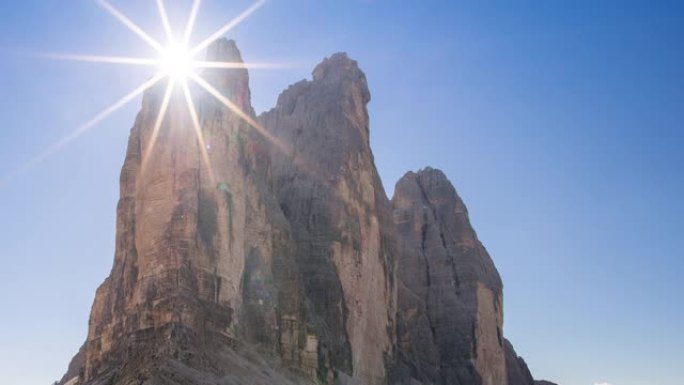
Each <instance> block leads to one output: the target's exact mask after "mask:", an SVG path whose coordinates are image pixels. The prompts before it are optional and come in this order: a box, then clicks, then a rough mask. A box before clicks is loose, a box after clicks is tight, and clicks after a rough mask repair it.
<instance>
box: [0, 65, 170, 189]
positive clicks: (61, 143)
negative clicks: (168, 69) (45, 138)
mask: <svg viewBox="0 0 684 385" xmlns="http://www.w3.org/2000/svg"><path fill="white" fill-rule="evenodd" d="M162 78H163V76H162V75H157V76H155V77H153V78H152V79H150V80H148V81H146V82H145V83H143V84H141V85H140V86H139V87H138V88H136V89H135V90H133V91H132V92H131V93H129V94H128V95H126V96H124V97H123V98H121V99H119V100H118V101H117V102H116V103H114V104H112V105H111V106H109V107H107V108H106V109H104V110H103V111H102V112H100V113H99V114H97V115H96V116H95V117H94V118H92V119H91V120H89V121H88V122H86V123H84V124H83V125H81V126H80V127H78V128H77V129H75V130H73V131H72V132H71V133H70V134H69V135H67V136H65V137H63V138H62V139H60V140H58V141H56V142H54V143H53V144H51V145H50V146H49V147H48V148H46V149H45V151H43V152H42V153H40V154H38V155H36V156H35V157H34V158H33V159H31V160H29V161H28V162H26V163H24V164H23V165H22V166H20V167H19V168H17V169H15V170H14V171H13V172H12V173H10V174H9V175H8V176H7V177H6V178H5V180H4V181H2V182H0V185H3V184H4V182H6V181H7V180H8V179H10V178H11V177H13V176H16V175H18V174H20V173H22V172H24V171H25V170H27V169H29V168H31V167H33V166H35V165H37V164H39V163H41V162H42V161H44V160H45V159H47V158H49V157H50V156H52V155H54V154H55V153H56V152H58V151H59V150H61V149H62V148H64V147H65V146H67V145H68V144H70V143H71V142H73V141H74V140H76V139H78V138H79V137H80V136H81V135H83V134H85V133H86V132H88V130H90V129H91V128H93V127H94V126H95V125H96V124H98V123H100V122H101V121H102V120H104V119H105V118H107V117H108V116H109V115H111V114H112V113H114V112H115V111H117V110H118V109H120V108H121V107H123V106H124V105H126V104H127V103H128V102H130V101H131V100H133V99H135V98H136V97H137V96H138V95H140V94H142V93H143V92H145V90H147V89H148V88H150V87H152V86H153V85H155V84H156V83H157V82H158V81H160V80H161V79H162Z"/></svg>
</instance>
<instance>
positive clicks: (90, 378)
mask: <svg viewBox="0 0 684 385" xmlns="http://www.w3.org/2000/svg"><path fill="white" fill-rule="evenodd" d="M208 59H209V60H221V61H241V57H240V52H239V51H238V49H237V47H236V45H235V43H234V42H232V41H228V40H219V41H217V42H216V43H214V44H213V45H212V46H210V47H209V49H208ZM202 75H203V77H204V78H205V79H206V80H207V82H208V83H210V84H212V85H213V86H214V87H216V89H217V90H218V92H219V93H220V94H222V95H223V97H224V98H225V99H227V101H228V102H229V103H228V104H229V105H226V103H223V102H221V101H219V100H217V99H216V98H215V97H214V95H210V94H209V93H207V92H204V91H203V90H201V89H199V87H198V88H197V89H190V90H189V91H190V92H189V93H190V94H191V95H192V97H193V100H194V105H195V106H196V108H195V109H189V108H188V105H187V103H186V100H185V97H186V94H185V93H184V92H183V89H182V88H180V89H178V90H177V91H174V92H172V93H168V94H167V92H166V91H165V90H166V87H165V85H164V84H160V85H158V86H157V87H155V88H153V89H151V90H149V91H148V92H147V93H146V94H145V96H144V98H143V105H142V109H141V111H140V113H139V114H138V117H137V119H136V122H135V125H134V126H133V128H132V130H131V134H130V139H129V143H128V150H127V153H126V159H125V162H124V166H123V168H122V171H121V181H120V183H121V198H120V201H119V205H118V208H117V237H116V253H115V258H114V265H113V268H112V271H111V274H110V276H109V277H108V278H107V279H106V280H105V281H104V283H103V284H102V285H101V286H100V288H98V290H97V293H96V298H95V301H94V304H93V307H92V312H91V317H90V322H89V331H88V338H87V341H86V343H85V344H84V346H83V348H82V349H81V351H80V352H79V354H78V355H77V356H76V357H75V358H74V360H72V363H71V364H70V366H69V370H68V372H67V374H66V375H65V376H64V378H63V379H62V380H61V381H60V384H62V385H64V384H69V385H74V384H92V385H95V384H117V385H118V384H121V385H129V384H131V385H132V384H136V385H137V384H172V385H173V384H178V385H184V384H188V385H189V384H207V385H209V384H308V383H318V384H341V385H342V384H369V385H376V384H377V385H379V384H388V385H389V384H392V385H395V384H396V385H399V384H411V385H418V384H423V385H429V384H435V385H436V384H460V385H466V384H468V385H470V384H475V385H479V384H482V385H507V384H510V385H518V384H520V385H523V384H524V385H527V384H532V382H530V381H532V380H531V376H529V371H528V370H527V367H526V366H525V365H524V361H522V359H520V358H519V357H517V355H515V352H514V351H513V350H512V347H511V346H510V344H509V343H508V342H507V341H506V340H505V339H504V338H503V331H502V323H503V315H502V314H503V313H502V308H503V299H502V284H501V280H500V278H499V275H498V273H497V271H496V268H495V266H494V264H493V262H492V260H491V258H490V257H489V255H488V254H487V252H486V250H485V249H484V247H483V246H482V244H481V243H480V242H479V241H478V239H477V236H476V235H475V232H474V231H473V229H472V228H471V226H470V223H469V221H468V213H467V210H466V208H465V206H464V204H463V202H462V201H461V200H460V198H459V197H458V196H457V195H456V191H455V189H454V188H453V186H452V185H451V184H450V182H449V181H448V180H447V178H446V177H445V176H444V174H442V173H441V172H440V171H438V170H434V169H430V168H428V169H424V170H421V171H419V172H418V173H412V172H411V173H408V174H406V176H404V178H402V179H401V181H399V183H398V184H397V186H396V192H395V196H394V198H393V199H392V200H391V201H390V200H389V199H388V198H387V195H386V194H385V191H384V188H383V186H382V183H381V181H380V177H379V175H378V172H377V170H376V168H375V164H374V160H373V154H372V151H371V149H370V144H369V117H368V112H367V109H366V105H367V103H368V102H369V101H370V93H369V91H368V86H367V83H366V78H365V76H364V74H363V72H362V71H361V70H360V69H359V67H358V65H357V63H356V62H355V61H353V60H351V59H349V58H348V57H347V56H346V54H335V55H333V56H331V57H330V58H328V59H325V60H324V61H323V62H322V63H321V64H320V65H318V66H317V67H316V68H315V70H314V71H313V79H312V80H310V81H307V80H304V81H301V82H298V83H296V84H294V85H292V86H290V87H289V88H288V89H287V90H286V91H284V92H283V93H282V94H281V95H280V97H279V98H278V103H277V105H276V107H275V108H273V109H272V110H270V111H268V112H266V113H264V114H262V115H261V116H260V117H258V118H257V117H256V116H255V114H254V111H253V109H252V107H251V103H250V90H249V78H248V74H247V71H246V70H244V69H213V70H208V71H206V72H205V73H203V74H202ZM224 101H225V100H224ZM167 104H168V112H167V113H166V118H165V119H163V120H161V121H158V119H157V116H158V114H159V111H160V110H162V109H163V108H164V106H166V105H167Z"/></svg>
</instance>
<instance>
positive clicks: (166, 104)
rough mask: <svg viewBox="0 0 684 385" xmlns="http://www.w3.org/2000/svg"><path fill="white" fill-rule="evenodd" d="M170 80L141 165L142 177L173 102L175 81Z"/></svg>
mask: <svg viewBox="0 0 684 385" xmlns="http://www.w3.org/2000/svg"><path fill="white" fill-rule="evenodd" d="M168 79H169V84H168V85H167V86H166V92H165V93H164V99H163V100H162V103H161V106H160V107H159V113H158V114H157V119H156V121H155V122H154V127H153V128H152V134H151V135H150V139H149V143H148V144H147V147H145V153H144V154H143V159H142V163H141V165H140V175H142V174H144V173H145V169H146V167H147V162H149V160H150V156H151V155H152V150H153V149H154V145H155V142H156V141H157V135H158V134H159V129H160V128H161V125H162V122H163V121H164V116H165V115H166V110H167V109H168V108H169V103H170V102H171V94H172V93H173V88H174V81H173V79H171V78H170V77H169V78H168Z"/></svg>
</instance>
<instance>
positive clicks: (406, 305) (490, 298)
mask: <svg viewBox="0 0 684 385" xmlns="http://www.w3.org/2000/svg"><path fill="white" fill-rule="evenodd" d="M392 203H393V207H394V222H395V223H396V225H397V228H398V234H399V239H400V240H401V250H402V253H401V254H400V255H401V257H400V258H399V259H398V262H397V266H398V270H397V272H398V278H399V282H400V283H399V285H400V288H399V317H398V339H399V344H398V346H399V352H400V353H399V354H400V355H401V357H402V359H403V362H404V363H405V364H406V369H405V370H406V371H407V374H406V375H405V376H404V377H407V376H408V374H410V376H411V377H413V378H415V379H416V380H418V381H422V382H424V383H435V384H483V385H495V384H505V383H506V364H505V355H504V346H503V332H502V327H503V326H502V323H503V309H502V306H503V299H502V285H501V279H500V278H499V274H498V273H497V271H496V268H495V267H494V263H493V262H492V260H491V258H490V257H489V255H488V254H487V251H486V250H485V248H484V247H483V246H482V244H481V243H480V241H479V240H478V239H477V236H476V235H475V232H474V231H473V229H472V227H471V226H470V222H469V220H468V211H467V210H466V208H465V205H464V204H463V202H462V201H461V199H460V198H459V197H458V195H456V190H455V189H454V188H453V186H452V185H451V183H450V182H449V181H448V180H447V178H446V177H445V176H444V174H443V173H442V172H441V171H439V170H434V169H431V168H427V169H424V170H421V171H420V172H418V173H417V174H416V173H413V172H410V173H408V174H406V175H405V176H404V177H403V178H402V179H401V180H400V181H399V182H398V183H397V187H396V191H395V195H394V198H393V199H392Z"/></svg>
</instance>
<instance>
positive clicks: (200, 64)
mask: <svg viewBox="0 0 684 385" xmlns="http://www.w3.org/2000/svg"><path fill="white" fill-rule="evenodd" d="M193 67H195V68H222V69H234V68H245V69H278V68H289V66H287V65H281V64H274V63H260V62H252V63H250V62H247V63H245V62H222V61H204V60H195V61H193Z"/></svg>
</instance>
